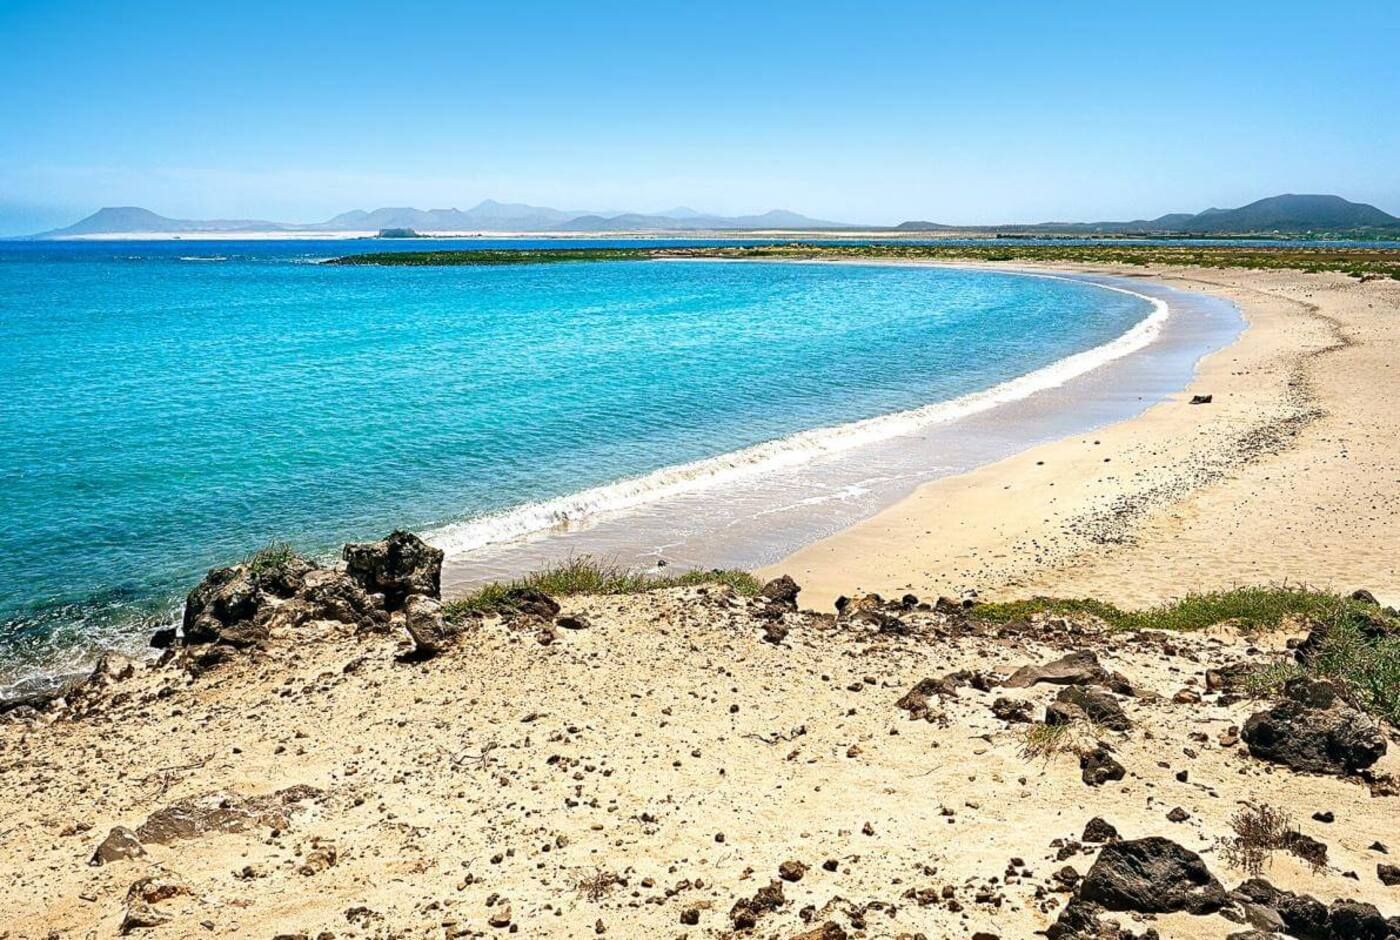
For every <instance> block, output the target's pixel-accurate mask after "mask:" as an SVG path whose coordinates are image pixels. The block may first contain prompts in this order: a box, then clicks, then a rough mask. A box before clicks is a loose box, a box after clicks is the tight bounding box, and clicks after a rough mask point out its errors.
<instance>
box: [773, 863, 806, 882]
mask: <svg viewBox="0 0 1400 940" xmlns="http://www.w3.org/2000/svg"><path fill="white" fill-rule="evenodd" d="M805 874H807V866H806V865H804V864H802V863H801V862H799V861H795V860H791V859H789V860H788V861H786V862H783V863H782V864H781V865H779V866H778V877H779V878H781V879H783V880H784V881H801V880H802V876H803V875H805Z"/></svg>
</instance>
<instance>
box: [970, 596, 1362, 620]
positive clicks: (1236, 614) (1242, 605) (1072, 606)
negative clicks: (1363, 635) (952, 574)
mask: <svg viewBox="0 0 1400 940" xmlns="http://www.w3.org/2000/svg"><path fill="white" fill-rule="evenodd" d="M1349 603H1351V602H1349V601H1347V600H1345V599H1343V598H1340V597H1338V596H1336V595H1335V594H1327V593H1324V592H1321V591H1311V590H1308V589H1307V588H1301V587H1296V588H1295V587H1242V588H1235V589H1233V590H1230V591H1212V592H1209V593H1205V594H1187V595H1186V596H1185V597H1183V598H1182V599H1181V600H1179V601H1175V602H1174V603H1171V604H1163V605H1161V606H1158V607H1149V608H1147V609H1145V610H1123V609H1121V608H1119V607H1116V606H1114V605H1113V604H1108V603H1105V602H1103V601H1098V600H1093V599H1083V600H1069V599H1063V598H1053V597H1033V598H1031V599H1030V600H1024V601H1008V602H1005V603H988V604H979V605H978V606H977V608H976V611H975V613H974V616H975V617H976V618H977V619H978V620H983V621H987V622H991V623H1007V622H1009V621H1012V620H1024V619H1026V618H1027V617H1029V616H1031V615H1032V614H1048V615H1051V616H1071V615H1076V614H1089V615H1092V616H1094V617H1098V618H1099V619H1100V620H1102V621H1104V622H1105V623H1107V624H1108V625H1109V626H1111V627H1114V628H1116V629H1119V630H1199V629H1202V628H1204V627H1213V626H1215V625H1216V624H1219V623H1226V622H1229V623H1233V624H1235V625H1237V626H1239V627H1241V628H1242V629H1246V630H1264V629H1270V628H1273V627H1277V626H1279V625H1281V624H1282V623H1284V622H1285V621H1287V620H1290V619H1304V618H1316V619H1328V618H1331V617H1333V616H1335V615H1336V613H1337V612H1338V610H1339V609H1340V608H1344V607H1345V606H1346V605H1347V604H1349Z"/></svg>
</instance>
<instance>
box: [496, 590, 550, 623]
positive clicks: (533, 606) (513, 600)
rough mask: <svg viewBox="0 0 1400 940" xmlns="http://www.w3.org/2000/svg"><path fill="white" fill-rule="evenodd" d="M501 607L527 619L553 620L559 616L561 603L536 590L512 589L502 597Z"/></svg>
mask: <svg viewBox="0 0 1400 940" xmlns="http://www.w3.org/2000/svg"><path fill="white" fill-rule="evenodd" d="M500 606H501V607H502V609H504V610H509V611H514V612H515V613H517V614H523V615H525V616H527V617H538V618H540V619H541V620H551V619H553V618H554V617H557V616H558V615H559V602H558V601H556V600H555V599H554V598H552V597H550V596H549V595H548V594H546V593H545V592H544V591H537V590H535V589H534V588H527V587H518V588H511V589H510V590H509V591H507V592H506V593H505V594H504V595H502V597H501V601H500Z"/></svg>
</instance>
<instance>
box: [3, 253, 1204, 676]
mask: <svg viewBox="0 0 1400 940" xmlns="http://www.w3.org/2000/svg"><path fill="white" fill-rule="evenodd" d="M668 243H670V244H675V243H680V242H668ZM685 243H688V244H693V243H695V242H685ZM466 244H467V245H468V246H469V247H470V246H481V247H487V246H490V245H491V244H492V243H491V242H488V241H486V240H481V239H474V240H470V242H467V243H466ZM522 244H526V245H528V244H529V243H528V242H526V243H522V242H520V241H513V242H510V245H511V246H512V247H520V246H521V245H522ZM551 244H553V243H551ZM571 244H577V245H580V246H584V245H587V246H598V245H600V244H606V243H603V242H596V241H580V242H571ZM618 244H625V245H628V246H631V247H636V246H638V245H645V244H649V243H648V242H645V241H638V240H636V239H628V240H626V241H625V242H619V243H618ZM434 245H435V247H436V246H440V245H441V242H436V241H435V243H434ZM394 247H398V246H394ZM403 247H412V245H411V243H410V244H408V245H404V246H403ZM384 248H385V243H383V242H376V241H366V242H355V243H327V242H321V241H317V242H311V241H307V242H301V241H280V242H237V241H227V242H225V241H198V242H194V241H188V242H169V241H166V242H105V243H61V244H56V243H0V441H3V444H0V517H3V518H4V519H5V520H6V525H5V526H4V527H3V529H0V559H3V563H2V564H0V568H2V569H3V572H4V577H3V578H2V579H0V689H3V688H4V687H5V686H6V685H7V684H11V683H13V682H15V681H17V680H19V679H22V678H24V677H26V676H30V675H33V674H34V673H36V672H38V671H45V670H47V671H63V670H65V669H71V668H75V667H76V666H78V665H79V664H81V663H83V662H86V661H90V660H91V658H92V655H93V652H94V651H95V650H97V649H99V648H103V647H118V648H123V649H137V648H140V646H141V645H142V644H143V643H144V640H145V638H146V636H147V635H148V634H149V632H150V630H151V629H152V628H153V627H154V626H156V625H158V624H160V623H163V622H167V621H169V620H170V619H171V618H172V617H174V616H176V615H177V612H178V610H179V605H180V603H181V601H182V599H183V596H184V593H185V592H186V591H188V589H189V588H190V587H192V586H193V584H194V583H195V582H196V581H198V579H199V578H200V577H201V575H202V574H203V572H204V571H205V570H206V569H207V568H209V567H210V566H214V565H221V564H227V563H231V562H234V561H237V560H239V559H241V558H242V557H244V556H245V555H247V554H248V553H250V552H252V551H253V550H255V549H257V548H258V547H260V546H261V545H264V544H266V543H268V542H270V541H274V540H284V541H287V542H290V543H291V544H292V545H293V546H295V547H296V548H297V549H299V550H301V551H304V552H306V553H309V554H312V555H317V556H323V557H331V556H333V555H334V554H335V552H336V551H337V549H338V547H339V545H340V544H341V543H343V542H345V541H349V540H357V539H368V538H377V537H380V536H382V535H384V534H385V533H387V532H388V531H390V530H391V529H394V528H407V529H411V530H414V531H418V532H420V533H424V534H426V535H429V536H430V537H432V538H433V539H434V540H436V541H438V542H439V543H440V544H444V545H445V546H446V547H448V548H449V551H455V552H457V553H458V554H460V555H462V557H463V558H465V559H467V562H466V564H468V566H470V564H474V563H476V562H473V561H472V560H473V559H475V560H477V561H478V562H479V563H480V566H481V569H480V570H481V571H483V572H487V573H493V574H494V573H495V572H496V571H497V569H496V568H495V567H493V566H492V564H491V562H490V559H491V558H492V557H493V552H498V553H506V554H508V553H509V552H511V551H515V550H518V547H519V545H521V544H525V543H529V544H534V545H538V544H539V543H540V541H541V540H542V539H544V540H546V541H547V540H548V537H549V536H550V534H551V533H552V532H558V531H563V530H577V529H580V528H587V527H588V525H589V523H590V518H589V517H590V515H593V514H597V515H598V516H599V517H600V519H601V518H604V517H606V518H607V519H609V520H611V522H610V524H611V525H612V527H613V531H614V532H615V533H618V532H620V533H622V534H620V535H617V534H615V535H614V536H613V541H612V542H610V543H609V544H610V545H611V546H613V547H614V548H616V547H619V546H624V545H625V544H626V540H627V536H626V531H627V525H628V523H627V518H628V513H640V514H643V515H645V513H646V512H647V511H648V510H649V509H654V507H655V506H656V505H658V504H660V503H662V502H664V501H665V500H667V499H675V498H677V497H680V496H686V497H688V498H690V499H692V500H694V499H695V498H697V497H696V494H697V493H699V494H702V495H703V497H704V499H705V500H708V501H709V502H710V503H715V502H717V501H718V500H716V496H717V495H723V494H724V493H725V487H726V486H727V485H728V483H729V480H730V478H731V477H732V478H734V479H736V480H737V479H741V478H742V479H749V480H752V479H754V478H755V477H763V476H765V475H767V476H768V477H771V478H773V479H775V480H786V481H787V483H786V484H785V485H788V486H789V487H791V486H792V480H794V479H802V478H804V477H802V474H804V473H805V474H806V475H807V476H806V477H805V478H806V479H812V478H814V475H813V474H812V473H811V470H812V465H813V463H814V461H815V462H818V463H819V462H820V461H821V460H823V459H828V458H830V457H831V455H833V454H838V453H839V454H847V455H848V454H849V452H850V451H851V449H852V448H857V447H860V446H865V445H868V444H870V443H872V442H878V441H883V440H887V439H888V438H890V437H891V436H892V435H895V434H899V433H908V432H909V431H910V430H911V429H914V428H917V427H920V426H926V425H929V424H936V423H939V422H946V421H947V420H950V419H951V418H954V417H956V416H957V415H960V414H970V413H974V412H978V411H985V410H987V409H991V408H994V407H997V406H999V405H1000V404H1003V403H1005V402H1009V401H1013V400H1017V399H1019V398H1023V397H1025V395H1028V394H1030V393H1031V392H1033V391H1034V390H1035V388H1037V387H1041V386H1046V385H1056V384H1058V383H1060V382H1063V381H1064V380H1065V378H1066V376H1068V375H1070V374H1071V373H1073V374H1077V373H1078V372H1079V371H1083V370H1085V369H1088V368H1090V367H1092V366H1093V365H1094V364H1095V363H1096V362H1097V361H1099V359H1103V358H1108V357H1111V356H1114V355H1118V354H1120V353H1123V352H1127V351H1131V350H1130V349H1129V348H1128V346H1132V348H1137V347H1138V346H1141V345H1142V344H1143V343H1145V342H1146V340H1147V339H1150V338H1151V337H1150V336H1149V335H1148V333H1149V332H1150V331H1151V330H1152V329H1155V328H1156V327H1158V326H1160V324H1159V323H1158V320H1160V316H1161V312H1162V310H1163V308H1164V304H1163V302H1162V301H1161V300H1160V299H1154V298H1153V297H1149V296H1146V295H1145V294H1144V293H1142V292H1139V291H1137V290H1135V289H1133V288H1132V286H1131V285H1128V287H1124V286H1122V285H1121V284H1118V285H1109V284H1105V283H1094V282H1092V281H1089V280H1080V279H1069V278H1045V277H1035V276H1023V275H1017V274H1013V273H998V272H992V271H986V270H967V269H958V268H946V267H900V266H881V265H857V264H793V263H750V262H743V263H723V262H710V261H660V262H632V261H628V262H608V263H577V264H563V265H560V264H554V265H535V266H511V267H481V268H473V267H450V268H398V267H391V268H376V267H333V266H327V265H322V264H319V263H317V262H318V261H320V260H323V259H325V258H326V257H328V256H330V255H333V254H340V253H345V252H348V251H358V250H370V249H375V250H383V249H384ZM1154 318H1155V319H1154ZM1135 331H1136V332H1135ZM1125 337H1126V338H1125ZM1114 343H1118V346H1117V347H1114V346H1112V345H1111V344H1114ZM1124 344H1127V345H1124ZM1106 346H1107V352H1105V351H1104V350H1105V347H1106ZM1115 350H1116V351H1115ZM1086 351H1088V352H1086ZM1076 356H1078V358H1073V357H1076ZM1095 357H1098V358H1095ZM1190 361H1194V359H1193V358H1192V359H1190ZM1066 363H1068V365H1066ZM1188 365H1189V363H1188ZM1057 370H1059V371H1058V372H1057ZM1066 370H1068V371H1066ZM1188 372H1189V369H1188ZM1027 377H1029V378H1027ZM1018 382H1020V384H1019V385H1018V384H1017V383H1018ZM1008 383H1010V384H1008ZM940 409H942V410H940ZM872 419H874V420H872ZM936 462H937V461H925V463H936ZM843 485H844V484H843ZM790 495H792V496H793V498H794V499H796V500H798V501H801V500H802V499H805V498H808V497H810V496H811V494H810V493H808V494H806V496H804V494H803V493H802V492H796V493H792V494H790ZM696 505H697V504H694V503H692V504H691V511H688V513H687V518H692V517H693V516H694V515H695V514H696V513H695V512H694V511H693V510H694V509H695V506H696ZM861 511H864V509H862V510H861ZM700 514H701V515H703V513H700ZM833 518H834V517H833ZM619 520H620V521H619ZM653 521H654V520H653ZM725 524H726V525H730V524H731V523H728V522H726V523H725ZM780 528H781V527H780ZM639 531H640V529H639ZM792 531H794V532H795V531H797V530H792ZM789 541H790V539H789ZM701 542H703V540H701ZM701 542H696V544H697V545H699V544H701ZM760 543H761V544H762V545H763V546H765V548H764V549H763V550H762V551H760V550H759V549H755V552H754V557H752V558H739V559H737V560H740V561H752V562H757V561H761V560H766V559H765V558H762V557H759V556H760V555H762V554H763V552H764V551H766V552H767V553H769V554H771V553H772V552H773V551H776V550H777V547H775V546H779V547H780V546H782V545H786V543H785V542H784V541H783V539H781V538H778V539H777V540H776V541H774V540H772V539H768V540H764V539H758V540H757V541H756V542H755V545H758V544H760ZM789 547H790V546H789ZM644 548H645V551H646V552H657V551H659V549H657V548H656V546H654V545H650V544H649V545H647V546H644ZM639 551H640V548H639ZM681 554H682V555H685V554H687V553H686V552H682V553H681ZM729 554H730V555H731V556H732V555H733V552H732V551H730V552H729ZM739 554H741V555H742V552H740V553H739ZM689 555H690V556H692V557H688V558H681V559H680V560H681V561H692V562H695V563H709V562H711V561H717V559H711V558H706V557H703V556H704V552H703V551H699V550H696V551H692V552H689ZM629 557H630V556H629ZM723 560H725V561H731V560H735V559H734V558H732V557H726V558H725V559H723ZM458 580H471V577H470V572H468V574H467V575H465V576H464V575H462V573H461V570H460V565H459V571H458Z"/></svg>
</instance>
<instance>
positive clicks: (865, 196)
mask: <svg viewBox="0 0 1400 940" xmlns="http://www.w3.org/2000/svg"><path fill="white" fill-rule="evenodd" d="M1279 192H1335V193H1339V194H1341V195H1344V196H1347V197H1349V198H1352V199H1357V200H1360V201H1365V202H1372V203H1374V204H1376V205H1379V206H1380V207H1381V208H1383V209H1386V210H1387V211H1389V212H1392V213H1397V214H1400V4H1397V3H1394V2H1393V0H1389V2H1373V3H1348V2H1333V3H1327V4H1321V3H1316V2H1310V3H1290V2H1278V0H1273V2H1259V3H1255V2H1219V0H1217V2H1214V3H1190V2H1174V3H1169V4H1168V3H1159V4H1110V3H1075V2H1064V3H1061V2H1045V0H1039V2H1024V3H1011V2H976V3H974V2H967V3H958V4H940V3H934V2H930V0H924V2H910V3H903V2H880V0H864V2H859V3H826V2H821V0H804V2H800V3H785V2H762V0H748V2H743V3H729V2H724V0H706V2H696V3H657V2H655V0H649V2H645V3H621V2H608V0H589V2H581V3H537V2H528V0H512V2H510V3H502V2H492V3H418V2H413V0H398V2H396V3H383V2H376V3H359V2H354V0H335V2H319V0H298V2H295V3H291V2H285V0H283V2H279V3H261V2H256V0H243V2H224V3H221V2H201V3H190V2H183V3H159V2H150V3H141V2H136V0H132V2H125V3H119V2H110V3H96V2H62V0H43V2H28V0H0V234H13V233H17V232H24V231H34V230H36V229H40V228H45V227H49V226H50V225H55V224H64V223H67V222H70V221H73V220H75V219H77V218H78V217H80V216H82V215H85V214H87V213H88V212H90V211H92V210H94V209H96V208H98V207H100V206H102V205H142V206H146V207H148V208H150V209H153V210H155V211H157V212H160V213H162V214H165V215H171V216H179V217H194V218H203V217H243V218H247V217H253V218H271V219H278V220H287V221H311V220H319V219H323V218H326V217H328V216H330V215H331V214H333V213H335V212H339V211H342V210H345V209H349V208H356V207H362V208H373V207H375V206H379V205H415V206H419V207H424V208H430V207H442V206H460V207H467V206H470V205H472V204H474V203H476V202H478V201H479V200H481V199H483V198H486V197H492V198H496V199H501V200H508V201H524V202H533V203H536V204H546V205H553V206H557V207H560V208H587V209H629V210H633V209H635V210H642V211H654V210H659V209H664V208H667V207H670V206H673V205H676V204H686V205H690V206H694V207H695V208H698V209H702V210H707V211H716V212H725V213H739V212H753V211H762V210H765V209H769V208H774V207H782V208H791V209H795V210H798V211H802V212H806V213H808V214H811V215H816V216H821V217H825V218H836V219H842V220H851V221H866V222H877V223H883V222H897V221H900V220H903V219H908V218H922V219H931V220H935V221H943V222H954V223H976V222H1004V221H1032V220H1044V219H1080V220H1083V219H1099V218H1132V217H1140V216H1155V215H1158V214H1161V213H1163V212H1168V211H1181V210H1196V209H1200V208H1204V207H1206V206H1208V205H1238V204H1241V203H1244V202H1248V201H1250V200H1252V199H1255V198H1258V197H1261V196H1265V195H1272V194H1275V193H1279Z"/></svg>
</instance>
